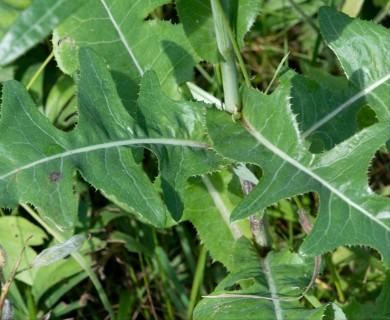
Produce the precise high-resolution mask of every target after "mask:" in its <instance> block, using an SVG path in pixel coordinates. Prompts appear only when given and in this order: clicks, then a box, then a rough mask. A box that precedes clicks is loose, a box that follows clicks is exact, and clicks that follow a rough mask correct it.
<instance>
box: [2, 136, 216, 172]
mask: <svg viewBox="0 0 390 320" xmlns="http://www.w3.org/2000/svg"><path fill="white" fill-rule="evenodd" d="M147 144H161V145H170V146H179V147H190V148H201V149H208V148H210V147H211V146H210V145H209V144H207V143H204V142H201V141H195V140H184V139H166V138H143V139H129V140H119V141H112V142H106V143H100V144H94V145H90V146H87V147H81V148H77V149H72V150H66V151H64V152H61V153H57V154H55V155H52V156H49V157H45V158H42V159H39V160H36V161H34V162H31V163H29V164H26V165H24V166H21V167H19V168H16V169H14V170H12V171H10V172H7V173H5V174H3V175H1V176H0V180H4V179H5V178H7V177H9V176H12V175H13V174H15V173H17V172H20V171H23V170H27V169H30V168H33V167H35V166H37V165H40V164H42V163H46V162H49V161H52V160H56V159H62V158H66V157H70V156H73V155H75V154H80V153H88V152H92V151H96V150H104V149H110V148H117V147H125V146H130V145H147Z"/></svg>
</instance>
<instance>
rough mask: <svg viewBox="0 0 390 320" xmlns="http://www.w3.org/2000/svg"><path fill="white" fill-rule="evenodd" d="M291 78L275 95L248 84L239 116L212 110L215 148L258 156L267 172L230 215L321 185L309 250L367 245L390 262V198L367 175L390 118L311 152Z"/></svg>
mask: <svg viewBox="0 0 390 320" xmlns="http://www.w3.org/2000/svg"><path fill="white" fill-rule="evenodd" d="M290 86H291V85H289V84H288V83H283V84H282V85H281V86H280V87H279V88H278V90H276V91H275V92H274V93H273V94H272V95H270V96H267V95H264V94H262V93H260V92H258V91H257V90H253V89H244V92H243V98H244V101H243V105H244V107H243V119H242V120H241V122H240V123H234V122H232V121H231V119H230V117H229V115H227V114H224V113H222V112H218V111H214V110H210V111H209V112H208V116H207V126H208V131H209V134H210V136H211V138H212V140H213V142H214V148H215V149H216V151H217V152H219V153H221V154H222V155H223V156H225V157H228V158H230V159H232V160H235V161H239V162H248V163H254V164H257V165H259V166H260V167H261V168H262V170H263V173H264V174H263V177H262V179H261V180H260V182H259V184H258V185H257V186H256V188H255V189H254V190H253V191H252V193H250V194H249V195H248V196H247V197H246V198H245V199H244V200H243V201H242V202H241V203H240V204H239V205H238V206H237V207H236V208H235V210H234V211H233V213H232V219H233V220H237V219H240V218H244V217H247V216H249V215H250V214H253V213H255V212H258V211H260V210H262V209H264V208H266V207H267V206H269V205H271V204H273V203H276V202H277V201H279V200H280V199H284V198H288V197H291V196H295V195H298V194H303V193H306V192H309V191H316V192H317V193H318V195H319V198H320V208H319V216H318V218H317V221H316V223H315V225H314V228H313V230H312V231H311V232H310V234H309V236H308V238H307V240H306V241H305V242H304V244H303V246H302V248H301V250H302V251H303V252H304V253H306V254H310V255H312V256H314V255H320V254H322V253H324V252H326V251H330V250H333V249H334V248H336V247H338V246H341V245H369V246H371V247H374V248H376V249H377V250H378V251H379V252H380V253H381V255H382V257H383V260H384V261H385V263H386V264H390V253H389V251H388V250H387V249H388V247H389V245H390V232H389V231H390V225H389V211H388V208H389V205H390V200H389V199H386V198H383V197H380V196H378V195H376V194H374V193H373V192H372V190H371V189H370V188H369V186H368V184H367V175H366V172H367V169H368V166H369V163H370V161H371V159H372V157H373V156H374V154H375V152H376V151H377V150H378V149H379V148H380V147H381V146H382V145H383V144H384V143H385V142H386V141H387V140H388V139H389V134H390V132H389V130H388V123H387V122H378V123H376V124H374V125H372V126H371V127H368V128H366V129H364V130H362V131H360V132H359V133H357V134H356V135H354V136H353V137H351V138H350V139H348V140H346V141H344V142H343V143H341V144H339V145H337V146H336V147H335V148H333V149H332V150H330V151H328V152H326V153H323V154H319V155H314V154H311V153H309V152H308V150H307V149H306V147H305V143H304V141H303V140H302V139H301V138H300V133H299V131H298V125H297V123H296V121H295V116H294V115H293V113H292V112H291V110H290V103H289V97H290V96H291V87H290Z"/></svg>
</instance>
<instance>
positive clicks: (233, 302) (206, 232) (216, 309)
mask: <svg viewBox="0 0 390 320" xmlns="http://www.w3.org/2000/svg"><path fill="white" fill-rule="evenodd" d="M237 187H238V188H241V187H240V183H239V181H238V178H237V177H235V176H233V175H231V174H230V173H229V172H228V171H227V170H223V171H221V172H218V173H214V174H213V175H209V176H207V177H203V178H196V179H192V180H191V183H190V186H189V187H188V188H187V190H186V195H187V197H186V210H185V214H184V217H183V218H184V219H188V220H189V221H191V222H192V223H193V224H194V226H195V227H196V230H197V231H198V232H199V236H200V238H201V239H202V242H203V243H204V245H206V247H207V248H208V249H209V251H210V253H211V255H212V257H213V259H215V260H217V261H219V262H221V263H222V264H223V265H224V266H225V267H226V268H227V269H228V271H229V275H228V276H227V277H226V278H225V279H224V280H222V282H220V283H219V285H218V287H217V288H216V289H215V291H214V292H213V293H211V295H213V296H215V295H220V294H236V295H243V294H251V295H256V296H263V297H268V298H290V299H291V298H294V297H298V296H299V295H300V294H301V293H302V292H303V291H304V290H305V289H306V287H307V286H308V284H309V282H310V277H311V275H312V272H313V268H314V259H313V258H308V257H303V256H300V255H298V254H295V253H291V252H289V251H284V252H279V253H270V254H269V255H267V257H266V258H261V257H260V256H259V255H258V253H257V250H256V248H255V246H254V245H253V243H251V242H250V241H249V240H248V238H245V236H243V234H245V235H246V236H247V237H249V238H250V237H251V235H250V231H249V221H248V220H241V221H235V222H229V217H230V214H231V210H232V209H233V208H234V204H236V203H237V201H239V199H240V198H241V192H240V190H239V189H238V188H237ZM260 312H261V314H262V317H264V318H267V319H268V318H269V319H282V318H287V319H295V318H300V319H316V318H318V319H332V317H329V318H326V317H325V318H322V317H323V316H324V315H327V314H329V315H331V314H334V313H336V312H337V313H338V314H340V315H342V311H341V310H340V309H338V308H337V307H336V306H334V305H327V306H323V307H321V308H319V309H315V310H309V309H307V308H304V307H302V306H301V305H300V304H299V302H297V301H290V302H282V301H270V300H267V299H253V298H248V297H240V296H237V297H233V298H232V297H214V298H204V299H203V300H202V301H201V302H200V303H199V304H198V305H197V307H196V309H195V312H194V319H202V320H203V319H243V318H244V319H253V320H255V319H258V317H259V313H260ZM340 319H343V318H342V317H340Z"/></svg>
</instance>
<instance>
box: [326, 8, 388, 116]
mask: <svg viewBox="0 0 390 320" xmlns="http://www.w3.org/2000/svg"><path fill="white" fill-rule="evenodd" d="M319 19H320V29H321V34H322V36H323V38H324V40H325V42H326V43H327V45H328V46H329V47H330V48H331V49H332V50H333V51H334V52H335V54H336V55H337V58H338V59H339V61H340V63H341V65H342V67H343V69H344V71H345V74H346V75H347V77H348V79H349V80H350V81H351V82H352V83H353V84H354V85H355V86H356V88H358V89H359V91H361V92H362V94H363V96H364V98H365V100H366V101H367V103H368V104H369V105H370V106H371V107H372V108H373V109H374V110H375V112H376V113H377V116H378V118H379V119H381V120H388V121H389V120H390V108H389V101H390V81H389V80H390V63H389V50H390V32H389V30H387V29H386V28H384V27H383V26H381V25H377V24H374V23H372V22H369V21H363V20H359V19H352V18H350V17H348V16H347V15H345V14H344V13H341V12H338V11H337V10H335V9H334V8H329V7H322V8H321V9H320V11H319Z"/></svg>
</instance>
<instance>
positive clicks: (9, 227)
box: [0, 216, 47, 285]
mask: <svg viewBox="0 0 390 320" xmlns="http://www.w3.org/2000/svg"><path fill="white" fill-rule="evenodd" d="M0 234H1V237H0V246H1V247H3V249H4V251H5V253H6V255H7V263H6V265H5V268H4V269H3V272H4V278H5V279H7V278H8V276H9V274H10V273H11V271H12V269H13V267H14V265H15V263H16V261H17V259H18V257H19V255H20V253H21V252H22V249H23V246H24V244H25V242H26V240H27V238H28V237H30V236H33V237H32V238H31V239H30V241H29V242H28V243H27V247H26V250H25V252H24V254H23V256H22V261H21V264H20V267H19V269H22V268H24V267H26V266H28V265H29V264H30V262H31V261H33V260H34V258H35V257H36V255H37V254H36V252H35V251H34V250H33V249H32V248H31V246H38V245H42V244H43V242H44V240H45V239H46V238H47V236H46V233H45V232H44V231H43V230H42V229H41V228H39V227H37V226H36V225H34V224H33V223H31V222H29V221H28V220H26V219H24V218H22V217H12V216H4V217H1V218H0ZM36 273H37V271H36V270H28V271H26V272H23V273H21V274H18V275H17V276H16V279H18V280H20V281H23V282H24V283H27V284H29V285H32V284H33V283H34V279H35V275H36Z"/></svg>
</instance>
